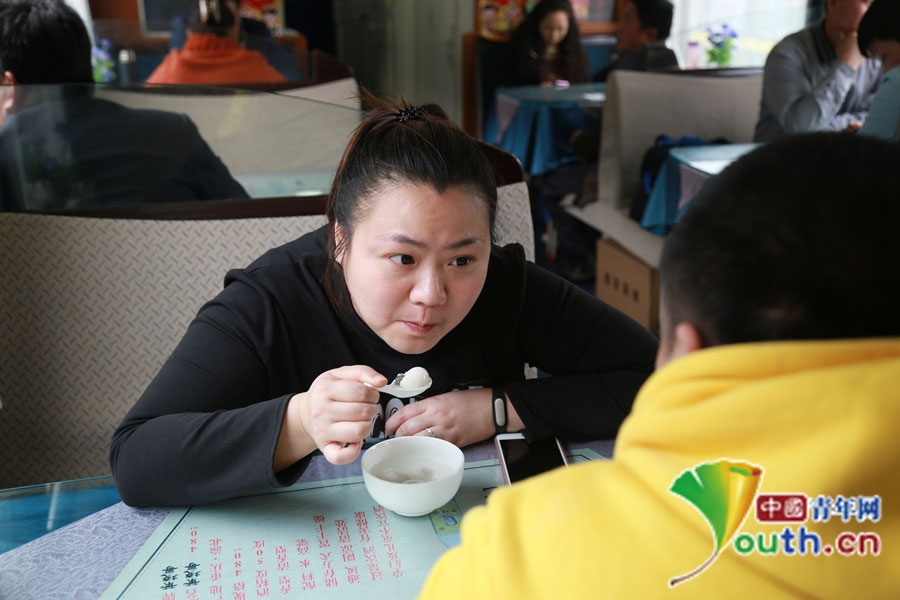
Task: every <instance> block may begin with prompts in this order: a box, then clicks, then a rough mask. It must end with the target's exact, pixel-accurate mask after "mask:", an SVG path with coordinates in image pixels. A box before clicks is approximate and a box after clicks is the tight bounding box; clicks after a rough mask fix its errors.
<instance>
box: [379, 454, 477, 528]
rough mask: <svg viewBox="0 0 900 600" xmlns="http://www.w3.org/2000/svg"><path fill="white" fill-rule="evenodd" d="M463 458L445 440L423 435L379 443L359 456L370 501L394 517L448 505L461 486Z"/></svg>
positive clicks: (411, 514)
mask: <svg viewBox="0 0 900 600" xmlns="http://www.w3.org/2000/svg"><path fill="white" fill-rule="evenodd" d="M464 463H465V457H464V456H463V453H462V450H460V449H459V448H457V447H456V446H455V445H453V444H451V443H450V442H448V441H445V440H442V439H439V438H433V437H425V436H410V437H398V438H393V439H390V440H384V441H383V442H379V443H377V444H375V445H374V446H372V447H371V448H369V449H368V450H366V451H365V453H364V454H363V457H362V472H363V482H365V484H366V489H367V490H369V494H370V495H371V496H372V498H373V499H374V500H375V501H376V502H378V503H379V504H381V505H382V506H384V507H385V508H388V509H390V510H392V511H394V512H395V513H397V514H398V515H403V516H405V517H418V516H421V515H427V514H428V513H430V512H431V511H433V510H434V509H436V508H440V507H441V506H443V505H444V504H446V503H447V502H449V501H450V500H451V499H452V498H453V496H455V495H456V491H457V490H458V489H459V484H460V483H462V476H463V464H464Z"/></svg>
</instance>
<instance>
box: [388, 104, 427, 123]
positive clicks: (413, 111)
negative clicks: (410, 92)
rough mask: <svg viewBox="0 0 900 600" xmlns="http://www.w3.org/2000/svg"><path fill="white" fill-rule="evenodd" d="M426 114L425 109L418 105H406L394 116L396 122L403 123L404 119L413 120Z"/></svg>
mask: <svg viewBox="0 0 900 600" xmlns="http://www.w3.org/2000/svg"><path fill="white" fill-rule="evenodd" d="M424 114H425V111H424V110H422V109H421V108H419V107H418V106H404V107H403V108H401V109H400V110H399V111H397V115H396V117H394V122H395V123H402V122H404V121H411V120H413V119H418V118H419V117H421V116H422V115H424Z"/></svg>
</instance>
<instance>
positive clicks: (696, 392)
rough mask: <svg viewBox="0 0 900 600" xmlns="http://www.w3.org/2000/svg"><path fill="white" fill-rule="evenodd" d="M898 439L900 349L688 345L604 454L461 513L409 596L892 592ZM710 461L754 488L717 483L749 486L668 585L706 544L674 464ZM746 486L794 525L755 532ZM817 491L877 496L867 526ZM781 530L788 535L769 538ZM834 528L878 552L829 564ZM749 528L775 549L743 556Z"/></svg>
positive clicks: (651, 383)
mask: <svg viewBox="0 0 900 600" xmlns="http://www.w3.org/2000/svg"><path fill="white" fill-rule="evenodd" d="M898 438H900V339H896V338H894V339H883V340H850V341H832V342H775V343H760V344H739V345H733V346H721V347H716V348H710V349H707V350H702V351H699V352H695V353H693V354H690V355H688V356H686V357H684V358H682V359H680V360H677V361H675V362H673V363H671V364H670V365H668V366H666V367H664V368H663V369H661V370H660V371H659V372H657V373H656V374H654V375H653V376H652V377H651V378H650V379H649V380H648V381H647V383H646V384H645V385H644V387H643V388H642V389H641V391H640V393H639V394H638V397H637V399H636V401H635V405H634V409H633V411H632V414H631V415H630V416H629V417H628V419H627V420H626V421H625V423H624V424H623V426H622V429H621V430H620V432H619V436H618V438H617V442H616V452H615V458H614V459H613V460H612V461H598V462H593V463H589V464H584V465H579V466H574V467H569V468H564V469H559V470H557V471H554V472H552V473H548V474H545V475H542V476H540V477H536V478H533V479H531V480H529V481H526V482H523V483H521V484H518V485H515V486H512V487H510V488H506V489H501V490H497V491H495V492H493V493H492V494H491V496H490V498H489V499H488V503H487V506H485V507H479V508H475V509H473V510H472V511H470V512H469V513H468V514H467V516H466V517H465V519H464V521H463V526H462V544H461V546H459V547H456V548H454V549H452V550H450V551H448V552H447V553H446V554H445V555H444V556H443V557H441V559H440V560H439V561H438V563H437V564H436V565H435V567H434V569H433V570H432V572H431V574H430V575H429V577H428V580H427V581H426V583H425V586H424V588H423V589H422V595H421V597H422V598H453V599H460V598H467V599H468V598H515V599H524V598H558V599H560V600H561V599H568V598H667V599H668V598H671V599H673V600H674V599H678V598H766V599H768V598H782V597H800V598H861V597H865V598H900V552H898V546H900V512H898V509H900V476H898V474H900V445H898ZM720 459H730V461H735V462H739V463H748V464H749V465H750V466H753V465H755V466H758V467H760V468H761V476H759V477H758V478H756V477H753V478H748V477H746V475H747V473H748V471H747V470H746V469H743V470H742V469H740V468H739V469H738V470H737V471H736V472H730V475H728V477H730V478H731V479H732V480H742V481H744V482H745V483H746V482H748V481H749V482H750V483H754V482H758V484H759V487H758V490H757V489H756V488H755V487H754V486H753V485H751V486H750V487H749V488H747V490H748V493H749V495H747V494H745V495H744V497H745V500H746V503H745V504H741V503H740V502H739V500H740V498H739V497H737V496H733V497H732V498H731V499H730V501H728V502H726V504H727V507H726V508H727V509H728V511H729V517H730V519H731V524H732V527H731V528H730V531H729V532H727V533H726V534H725V537H726V538H727V539H723V544H722V550H721V552H720V553H719V554H718V556H717V558H716V559H715V560H714V561H713V562H712V563H711V564H710V565H709V566H708V568H706V569H705V570H703V571H702V572H700V573H699V574H697V575H696V576H694V577H692V578H689V579H688V580H686V581H684V582H682V583H679V584H678V585H676V586H675V587H674V588H670V587H669V585H668V584H669V581H670V580H671V579H672V578H674V577H677V576H680V575H684V574H686V573H689V572H691V571H693V570H694V569H696V568H697V567H699V566H700V565H701V564H702V563H704V562H705V561H706V560H707V559H708V558H709V557H710V556H711V555H712V554H713V551H714V549H715V548H716V539H715V538H714V533H713V532H714V530H713V528H712V526H711V525H710V524H709V523H708V522H707V520H706V519H705V518H704V516H703V515H702V514H701V512H700V510H698V509H697V508H696V507H695V506H694V505H693V504H691V503H690V502H688V501H687V500H686V499H685V498H683V497H681V496H679V495H676V494H675V493H673V492H670V491H669V488H670V487H672V485H673V482H674V481H675V480H676V479H677V478H678V477H679V476H681V475H682V474H683V473H684V472H685V471H686V470H689V469H693V468H694V467H697V466H699V465H700V464H701V463H715V462H716V461H719V460H720ZM726 470H727V469H726ZM701 471H703V469H699V470H698V471H697V473H698V474H699V473H700V472H701ZM741 473H743V475H742V474H741ZM686 477H689V478H693V477H694V474H693V473H688V474H687V475H686ZM706 489H709V490H711V489H713V487H712V486H710V487H709V488H706ZM756 493H758V494H786V493H793V494H804V495H806V496H807V497H808V500H807V502H808V504H807V512H806V515H807V518H806V520H805V521H804V522H793V523H784V522H782V523H775V524H773V523H765V522H760V521H758V520H757V518H756V501H755V498H754V494H756ZM819 496H822V497H823V498H822V499H825V498H830V499H832V500H834V501H835V503H837V500H838V496H843V497H844V498H854V499H858V497H859V496H864V497H866V498H865V501H866V505H867V506H868V508H869V509H872V507H873V504H872V500H871V498H872V497H874V496H878V497H879V499H880V504H879V505H878V507H879V509H880V520H878V521H877V522H873V521H872V517H873V516H874V515H875V512H872V511H871V510H869V511H868V512H866V511H863V513H862V514H863V515H865V517H866V518H865V519H864V520H862V521H858V520H857V519H858V518H860V517H859V516H854V515H853V514H852V513H851V515H850V519H849V521H848V522H846V523H845V522H843V517H842V516H838V515H829V516H827V517H826V516H825V515H826V513H827V511H821V510H818V509H815V508H814V507H816V506H818V507H821V506H823V504H821V500H822V499H819V498H818V497H819ZM757 499H758V498H757ZM759 500H760V501H762V500H764V498H762V499H759ZM779 500H783V498H779ZM836 505H839V504H836ZM744 509H748V510H746V511H745V510H744ZM814 510H816V513H817V515H818V516H817V517H816V518H815V520H814V512H813V511H814ZM745 514H746V519H745V520H743V522H742V521H741V519H742V518H743V515H745ZM801 527H803V528H804V536H805V538H806V541H805V542H804V543H803V548H804V552H805V553H804V554H800V553H799V545H798V539H799V533H800V528H801ZM785 528H789V530H790V532H789V534H788V536H787V537H789V536H790V535H794V536H795V537H794V538H793V540H788V541H787V542H785V541H784V540H783V538H782V536H783V535H784V534H783V532H784V530H785ZM773 532H774V533H775V534H777V535H778V536H779V537H778V538H777V540H773V539H772V537H771V536H772V533H773ZM843 532H850V533H852V534H853V535H854V536H856V535H858V534H859V533H861V532H870V533H874V534H875V535H877V538H878V540H877V541H878V542H880V547H879V554H878V555H874V549H873V546H872V542H873V539H872V537H871V536H869V540H868V541H867V542H866V545H865V546H864V547H865V555H861V556H860V555H852V556H844V555H840V553H839V552H838V551H837V550H836V548H837V543H838V542H840V543H841V545H842V548H843V549H848V548H850V547H851V544H852V541H853V539H854V538H853V537H849V538H847V537H845V538H842V539H841V540H839V539H838V538H839V536H840V535H841V534H842V533H843ZM760 533H762V534H763V538H762V540H763V544H764V547H771V543H772V542H773V541H776V542H777V543H778V544H781V545H780V546H777V548H778V553H777V554H763V553H761V552H759V551H758V549H757V548H756V546H755V544H756V543H757V540H758V534H760ZM813 535H818V536H819V538H820V546H819V550H820V552H819V555H815V552H814V549H815V548H814V545H815V543H814V542H813V541H811V537H812V536H813ZM748 540H750V541H749V542H748ZM736 542H739V543H740V545H741V547H742V548H743V550H744V552H743V553H741V552H739V551H738V550H737V549H736V547H735V543H736ZM751 546H752V549H751ZM826 546H828V547H829V548H830V549H831V550H832V552H831V554H830V555H828V556H826V555H825V554H824V552H826V551H827V550H826V549H825V547H826ZM785 548H788V549H790V548H793V549H794V553H793V554H791V555H788V554H786V553H785V552H786V550H785Z"/></svg>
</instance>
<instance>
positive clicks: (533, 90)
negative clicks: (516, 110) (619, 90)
mask: <svg viewBox="0 0 900 600" xmlns="http://www.w3.org/2000/svg"><path fill="white" fill-rule="evenodd" d="M497 96H498V97H506V98H510V99H513V100H516V101H519V102H569V103H576V104H579V105H581V106H591V105H599V104H603V101H604V100H605V99H606V84H605V83H576V84H573V85H570V86H569V87H558V86H540V85H523V86H515V87H504V86H501V87H499V88H497Z"/></svg>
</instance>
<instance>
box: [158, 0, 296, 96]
mask: <svg viewBox="0 0 900 600" xmlns="http://www.w3.org/2000/svg"><path fill="white" fill-rule="evenodd" d="M240 26H241V20H240V17H238V13H237V2H235V1H234V0H194V6H193V8H192V9H191V16H190V19H189V21H188V35H187V40H185V43H184V47H183V48H182V49H178V48H172V49H171V50H170V51H169V53H168V54H167V55H166V57H165V58H164V59H163V61H162V63H161V64H160V65H159V66H158V67H157V68H156V70H154V71H153V73H151V74H150V77H148V78H147V83H168V84H197V85H202V84H228V83H233V84H238V83H280V82H283V81H285V78H284V76H283V75H282V74H281V73H279V72H278V71H276V70H275V69H274V68H273V67H272V65H270V64H269V63H268V62H267V61H266V59H265V57H264V56H263V55H262V54H260V53H259V52H257V51H255V50H247V49H246V48H244V47H243V46H241V44H240V42H239V41H238V37H239V32H240Z"/></svg>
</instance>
